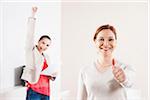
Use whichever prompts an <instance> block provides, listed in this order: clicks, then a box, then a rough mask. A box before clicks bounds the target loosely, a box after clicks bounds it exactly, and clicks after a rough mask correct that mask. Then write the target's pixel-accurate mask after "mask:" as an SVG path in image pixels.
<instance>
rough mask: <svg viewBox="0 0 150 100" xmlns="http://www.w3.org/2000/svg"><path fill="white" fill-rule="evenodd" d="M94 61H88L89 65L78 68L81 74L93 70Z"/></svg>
mask: <svg viewBox="0 0 150 100" xmlns="http://www.w3.org/2000/svg"><path fill="white" fill-rule="evenodd" d="M94 64H95V63H94V62H92V63H90V64H89V65H84V66H83V67H82V68H81V69H80V73H81V74H86V73H89V72H91V71H92V70H93V68H94Z"/></svg>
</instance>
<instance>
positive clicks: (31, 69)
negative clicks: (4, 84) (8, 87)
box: [21, 17, 50, 84]
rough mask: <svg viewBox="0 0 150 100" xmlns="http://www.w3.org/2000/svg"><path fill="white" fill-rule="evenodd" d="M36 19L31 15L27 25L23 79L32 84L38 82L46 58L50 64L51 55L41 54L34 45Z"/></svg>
mask: <svg viewBox="0 0 150 100" xmlns="http://www.w3.org/2000/svg"><path fill="white" fill-rule="evenodd" d="M35 22H36V19H35V18H32V17H29V18H28V25H27V37H26V47H25V55H26V65H25V66H26V67H25V68H24V70H23V74H22V76H21V79H23V80H26V81H28V82H29V83H31V84H35V83H37V82H38V80H39V77H40V74H41V72H42V66H43V64H44V58H45V59H46V61H47V64H48V65H49V64H50V62H49V57H48V55H45V54H43V55H42V54H40V53H39V51H38V49H37V47H36V46H35V45H34V29H35Z"/></svg>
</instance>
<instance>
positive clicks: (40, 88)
mask: <svg viewBox="0 0 150 100" xmlns="http://www.w3.org/2000/svg"><path fill="white" fill-rule="evenodd" d="M47 67H48V65H47V62H46V59H44V65H43V69H42V71H43V70H44V69H46V68H47ZM29 88H31V89H32V90H34V91H36V92H38V93H41V94H44V95H47V96H50V81H49V78H48V77H47V76H45V75H40V78H39V80H38V82H37V83H36V84H30V83H29V82H28V89H29Z"/></svg>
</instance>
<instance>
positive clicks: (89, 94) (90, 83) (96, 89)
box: [77, 62, 133, 100]
mask: <svg viewBox="0 0 150 100" xmlns="http://www.w3.org/2000/svg"><path fill="white" fill-rule="evenodd" d="M117 64H119V65H120V67H121V68H122V69H123V70H124V72H125V74H126V77H127V80H126V81H125V82H124V83H118V82H117V81H116V80H115V79H114V76H113V73H112V67H111V66H110V67H109V68H108V69H107V70H106V71H104V72H100V71H98V69H97V68H96V63H95V62H94V63H92V64H91V66H89V67H84V68H83V69H81V72H80V75H79V87H78V96H77V97H78V99H77V100H127V95H126V88H129V87H131V86H132V85H133V84H132V81H131V78H132V76H133V69H131V67H129V66H125V65H124V64H122V63H119V62H117Z"/></svg>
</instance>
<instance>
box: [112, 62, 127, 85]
mask: <svg viewBox="0 0 150 100" xmlns="http://www.w3.org/2000/svg"><path fill="white" fill-rule="evenodd" d="M112 71H113V74H114V77H115V79H116V80H117V81H118V82H120V83H123V82H124V81H125V80H126V75H125V73H124V71H123V69H122V68H120V67H117V66H115V60H114V59H113V60H112Z"/></svg>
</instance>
